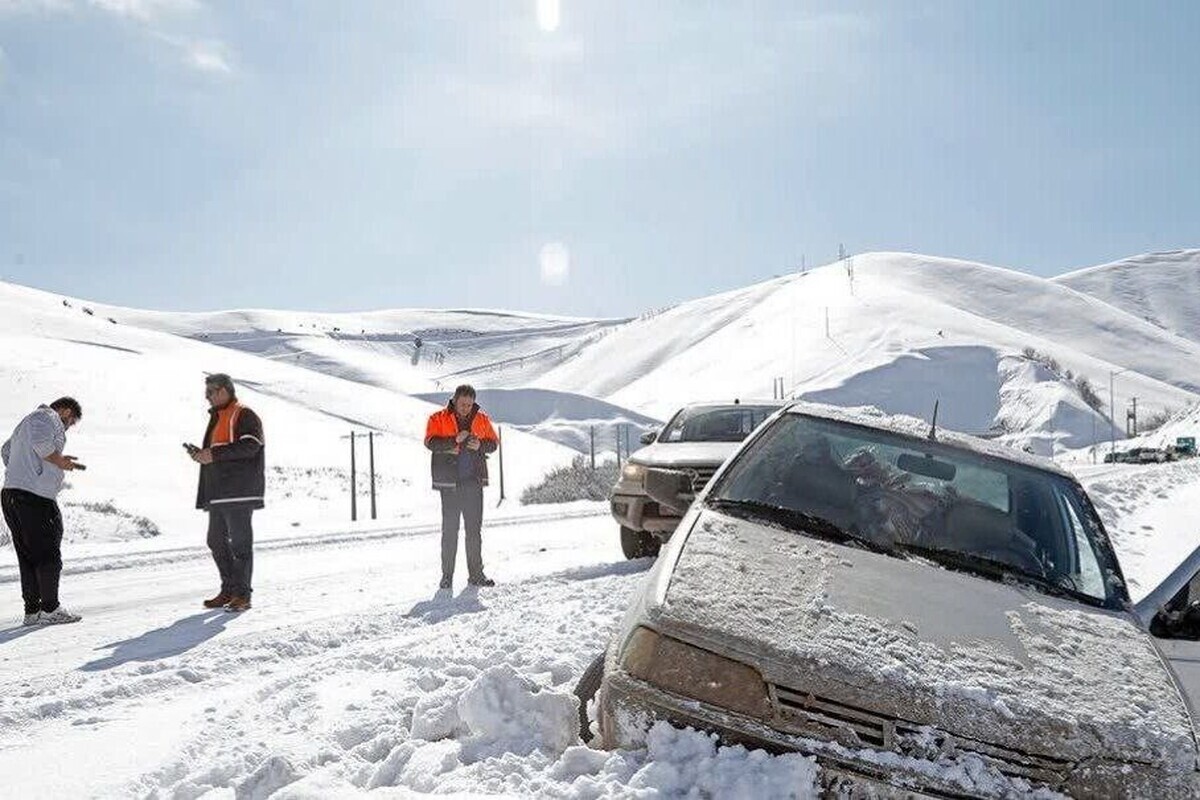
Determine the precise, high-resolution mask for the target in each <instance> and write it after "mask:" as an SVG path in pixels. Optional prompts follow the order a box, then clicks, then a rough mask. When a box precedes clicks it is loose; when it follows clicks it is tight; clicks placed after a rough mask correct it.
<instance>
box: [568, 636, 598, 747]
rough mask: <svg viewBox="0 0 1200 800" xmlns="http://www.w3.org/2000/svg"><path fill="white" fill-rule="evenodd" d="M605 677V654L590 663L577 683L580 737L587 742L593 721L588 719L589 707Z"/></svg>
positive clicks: (576, 694) (576, 693)
mask: <svg viewBox="0 0 1200 800" xmlns="http://www.w3.org/2000/svg"><path fill="white" fill-rule="evenodd" d="M603 677H604V654H603V653H601V654H600V655H598V656H596V660H595V661H593V662H592V663H591V664H588V668H587V669H585V670H584V671H583V675H582V676H580V678H579V683H577V684H575V696H576V697H578V698H579V738H580V739H581V740H582V741H583V742H584V743H585V744H586V743H587V740H588V739H589V738H590V737H591V735H592V731H591V727H592V726H591V721H590V720H589V719H588V712H587V707H588V703H590V702H591V700H592V698H593V697H595V696H596V692H598V691H599V690H600V681H601V679H602V678H603Z"/></svg>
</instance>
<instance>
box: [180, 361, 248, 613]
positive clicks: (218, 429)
mask: <svg viewBox="0 0 1200 800" xmlns="http://www.w3.org/2000/svg"><path fill="white" fill-rule="evenodd" d="M204 396H205V397H206V398H207V400H208V403H209V406H210V408H209V412H208V413H209V419H208V429H207V430H205V432H204V446H203V447H202V448H195V447H192V446H189V447H188V450H189V452H190V453H191V456H192V460H193V461H195V462H196V463H198V464H199V465H200V486H199V489H198V491H197V493H196V508H199V509H202V510H204V511H207V512H208V548H209V549H210V550H211V551H212V555H213V561H215V562H216V564H217V572H219V573H220V575H221V590H220V591H219V592H218V593H217V595H216V596H215V597H210V598H209V599H207V600H205V601H204V607H205V608H220V607H222V606H224V607H225V610H226V611H246V610H247V609H249V608H250V595H251V592H252V591H253V590H252V588H251V585H250V581H251V577H252V574H253V571H254V530H253V528H252V527H251V522H250V521H251V516H252V515H253V514H254V511H255V509H259V508H262V507H263V493H264V490H265V488H266V457H265V447H264V445H263V430H262V421H261V420H259V418H258V415H257V414H255V413H254V412H253V411H251V410H250V409H249V408H247V407H246V406H243V405H242V404H240V403H239V402H238V401H237V393H236V390H235V389H234V387H233V381H232V380H231V379H230V377H229V376H228V375H225V374H223V373H216V374H213V375H209V376H208V378H206V379H205V381H204Z"/></svg>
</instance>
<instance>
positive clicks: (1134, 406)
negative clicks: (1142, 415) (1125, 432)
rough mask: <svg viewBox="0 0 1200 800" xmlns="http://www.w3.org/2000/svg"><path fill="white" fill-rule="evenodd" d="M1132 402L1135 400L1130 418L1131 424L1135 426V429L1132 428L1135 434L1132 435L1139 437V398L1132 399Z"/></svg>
mask: <svg viewBox="0 0 1200 800" xmlns="http://www.w3.org/2000/svg"><path fill="white" fill-rule="evenodd" d="M1132 400H1133V412H1132V415H1131V417H1130V422H1131V423H1132V425H1133V427H1132V430H1133V434H1132V435H1133V436H1137V435H1138V432H1137V398H1136V397H1134V398H1132Z"/></svg>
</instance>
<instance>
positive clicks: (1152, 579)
mask: <svg viewBox="0 0 1200 800" xmlns="http://www.w3.org/2000/svg"><path fill="white" fill-rule="evenodd" d="M1076 472H1077V473H1078V474H1079V476H1080V480H1081V481H1082V483H1083V485H1084V488H1085V489H1087V492H1088V495H1089V496H1090V497H1091V498H1092V502H1093V503H1094V504H1095V506H1096V510H1097V511H1099V512H1100V516H1101V518H1102V519H1103V520H1104V524H1105V527H1106V528H1107V529H1108V535H1109V537H1110V538H1111V539H1112V541H1113V547H1115V548H1116V550H1117V555H1118V556H1119V557H1120V561H1121V569H1122V571H1123V572H1124V573H1125V579H1126V581H1127V582H1128V583H1129V594H1130V596H1131V597H1132V598H1133V601H1134V602H1137V601H1139V600H1141V599H1142V598H1143V597H1145V596H1146V595H1147V594H1148V593H1149V592H1150V591H1151V590H1152V589H1154V587H1156V586H1157V585H1158V584H1159V583H1161V582H1162V581H1163V579H1165V578H1166V577H1167V575H1169V574H1170V572H1171V570H1172V569H1174V568H1175V567H1176V566H1177V565H1178V564H1179V563H1180V562H1181V561H1183V559H1184V558H1186V557H1187V556H1188V555H1190V554H1191V553H1192V551H1194V550H1195V549H1196V548H1197V547H1200V517H1197V515H1196V513H1195V509H1196V508H1198V507H1200V459H1189V460H1187V461H1176V462H1171V463H1167V464H1143V465H1135V464H1104V465H1103V466H1099V467H1088V466H1082V467H1077V468H1076Z"/></svg>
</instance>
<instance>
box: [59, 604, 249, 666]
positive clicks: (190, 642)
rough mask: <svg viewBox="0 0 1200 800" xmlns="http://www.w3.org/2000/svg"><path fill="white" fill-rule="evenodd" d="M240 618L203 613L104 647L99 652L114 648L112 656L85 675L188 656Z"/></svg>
mask: <svg viewBox="0 0 1200 800" xmlns="http://www.w3.org/2000/svg"><path fill="white" fill-rule="evenodd" d="M236 616H237V615H236V614H229V613H226V612H225V610H224V609H221V608H217V609H213V610H212V611H203V612H201V613H199V614H192V615H191V616H188V617H184V618H183V619H179V620H176V621H175V622H173V623H171V624H170V625H168V626H167V627H165V628H155V629H154V630H152V631H147V632H146V633H143V634H142V635H141V636H136V637H134V638H132V639H126V640H124V641H122V642H112V643H111V644H105V645H101V646H100V647H97V648H96V649H97V650H107V649H109V648H113V652H112V654H111V655H108V656H105V657H104V658H98V659H96V660H94V661H89V662H88V663H86V664H84V665H83V666H82V667H80V669H81V670H82V671H84V672H99V671H100V670H105V669H112V668H113V667H119V666H120V665H122V664H125V663H128V662H130V661H157V660H158V659H160V658H170V657H171V656H177V655H179V654H180V653H186V652H187V651H188V650H191V649H192V648H193V647H195V646H196V645H198V644H200V643H201V642H206V641H208V640H209V639H211V638H213V637H214V636H216V635H217V634H218V633H220V632H221V631H223V630H225V623H226V622H228V621H229V620H230V619H231V618H233V617H236Z"/></svg>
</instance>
